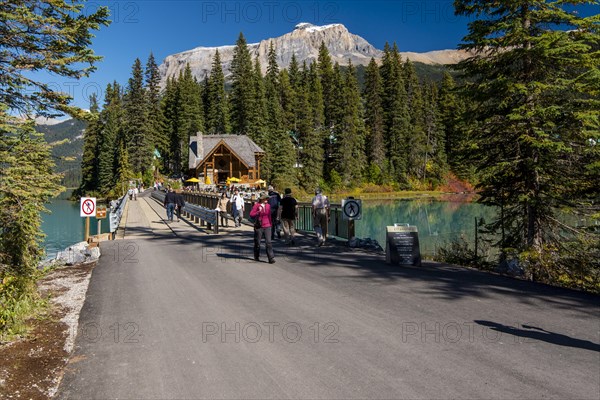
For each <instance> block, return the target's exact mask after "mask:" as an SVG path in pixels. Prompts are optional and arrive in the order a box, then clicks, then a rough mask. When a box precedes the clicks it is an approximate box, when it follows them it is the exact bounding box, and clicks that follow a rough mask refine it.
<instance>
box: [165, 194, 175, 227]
mask: <svg viewBox="0 0 600 400" xmlns="http://www.w3.org/2000/svg"><path fill="white" fill-rule="evenodd" d="M163 204H164V206H165V208H166V209H167V220H168V221H170V222H173V210H175V204H177V196H176V195H175V192H173V189H170V188H169V191H168V192H167V194H166V195H165V201H164V202H163Z"/></svg>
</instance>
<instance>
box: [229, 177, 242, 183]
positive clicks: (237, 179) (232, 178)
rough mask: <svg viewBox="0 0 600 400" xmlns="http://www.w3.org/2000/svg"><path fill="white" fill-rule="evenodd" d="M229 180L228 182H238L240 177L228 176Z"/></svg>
mask: <svg viewBox="0 0 600 400" xmlns="http://www.w3.org/2000/svg"><path fill="white" fill-rule="evenodd" d="M229 181H230V182H239V181H241V179H240V178H236V177H235V176H232V177H231V178H229Z"/></svg>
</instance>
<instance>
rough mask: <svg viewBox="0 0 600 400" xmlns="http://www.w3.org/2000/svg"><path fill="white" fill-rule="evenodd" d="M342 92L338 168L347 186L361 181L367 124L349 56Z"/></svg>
mask: <svg viewBox="0 0 600 400" xmlns="http://www.w3.org/2000/svg"><path fill="white" fill-rule="evenodd" d="M343 79H344V80H343V86H342V91H341V92H339V93H341V96H339V97H340V98H341V100H342V101H341V110H340V111H341V113H340V118H339V120H338V121H339V122H338V123H337V127H338V128H337V129H336V146H335V157H334V158H335V164H334V165H335V169H336V171H337V172H338V173H339V174H340V176H341V177H342V184H343V185H344V186H349V185H356V184H359V183H361V180H362V172H363V169H364V168H365V164H366V157H365V148H364V146H365V143H364V135H365V128H364V123H363V116H362V107H361V101H360V92H359V89H358V82H357V80H356V71H355V69H354V66H353V65H352V63H351V62H350V60H348V67H347V69H346V72H345V74H344V78H343Z"/></svg>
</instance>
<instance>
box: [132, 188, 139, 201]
mask: <svg viewBox="0 0 600 400" xmlns="http://www.w3.org/2000/svg"><path fill="white" fill-rule="evenodd" d="M139 192H140V190H139V189H138V187H137V186H136V187H134V188H133V200H135V201H137V196H138V193H139Z"/></svg>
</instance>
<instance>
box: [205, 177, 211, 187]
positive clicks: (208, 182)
mask: <svg viewBox="0 0 600 400" xmlns="http://www.w3.org/2000/svg"><path fill="white" fill-rule="evenodd" d="M204 184H205V185H210V178H209V177H208V175H207V176H206V179H204Z"/></svg>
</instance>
